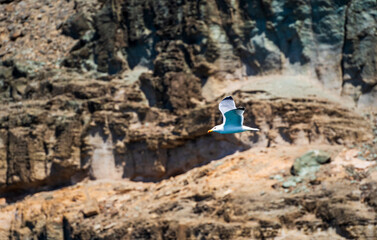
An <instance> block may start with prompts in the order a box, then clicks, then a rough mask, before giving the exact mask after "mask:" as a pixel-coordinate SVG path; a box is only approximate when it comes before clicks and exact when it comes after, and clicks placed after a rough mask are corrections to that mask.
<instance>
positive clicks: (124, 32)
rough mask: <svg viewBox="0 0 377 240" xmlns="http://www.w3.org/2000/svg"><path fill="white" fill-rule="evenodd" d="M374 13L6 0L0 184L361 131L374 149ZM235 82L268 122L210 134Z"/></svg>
mask: <svg viewBox="0 0 377 240" xmlns="http://www.w3.org/2000/svg"><path fill="white" fill-rule="evenodd" d="M376 11H377V3H376V2H375V1H356V0H349V1H335V2H332V3H329V2H328V1H316V2H315V3H314V2H313V1H294V0H292V1H291V0H289V1H270V0H261V1H243V0H238V1H227V0H221V1H217V0H216V1H212V0H210V1H151V0H145V1H118V0H109V1H103V0H101V1H99V0H98V1H97V0H91V1H81V0H76V1H63V0H61V1H54V2H51V1H35V0H23V1H0V57H1V61H0V99H1V105H0V109H1V111H0V195H1V196H4V197H6V199H7V201H8V202H12V201H14V199H17V198H18V197H20V196H23V194H27V193H31V192H38V191H42V190H50V189H55V188H57V187H61V186H65V185H72V184H76V183H78V182H81V181H83V180H86V179H88V178H89V179H97V180H99V179H112V180H119V179H129V180H133V181H147V182H149V181H152V182H159V181H161V180H163V179H167V178H169V177H171V176H176V175H179V174H182V173H184V172H186V171H188V170H190V169H192V168H193V167H197V166H200V165H203V164H206V163H208V162H210V161H212V160H218V159H221V158H223V157H225V156H228V155H230V154H234V153H235V152H237V151H244V150H247V149H249V148H251V147H266V148H269V147H280V146H290V145H299V146H303V145H308V144H309V145H310V144H326V145H328V146H330V145H341V146H348V147H351V146H356V145H360V144H362V143H364V147H363V149H364V150H366V149H367V148H368V149H367V151H369V153H368V154H369V155H368V157H369V156H370V157H369V158H368V159H369V160H373V159H374V158H375V157H373V156H374V155H373V154H374V153H375V152H374V151H375V150H371V149H372V147H371V146H372V141H373V139H374V138H375V136H376V135H377V132H376V131H377V130H376V129H375V124H376V123H375V122H372V121H370V120H371V119H373V113H369V115H365V114H363V113H362V110H365V109H367V108H369V109H373V107H375V106H376V102H377V101H376V100H377V99H376V96H377V95H376V93H377V89H376V83H377V80H376V78H375V75H376V66H375V62H376V59H375V54H373V51H375V47H374V43H375V42H376V38H375V30H376V24H375V21H376V14H375V12H376ZM230 94H231V95H233V97H234V98H235V100H236V104H237V105H239V106H243V107H246V109H247V110H246V112H245V124H246V125H249V126H253V127H258V128H260V129H261V131H260V132H258V133H242V134H235V135H225V136H223V135H221V136H220V135H208V134H207V130H208V129H210V128H211V127H212V126H213V125H214V124H219V123H220V121H221V114H220V112H219V111H218V109H217V104H218V102H219V101H220V100H221V99H222V98H223V97H224V96H226V95H230ZM368 117H369V118H368ZM375 141H376V140H375ZM369 148H370V149H369ZM376 153H377V152H376ZM376 156H377V155H376ZM151 186H153V184H152V185H151ZM109 194H110V193H109ZM218 200H219V199H218ZM216 201H217V200H216ZM219 201H220V200H219ZM80 211H81V210H80ZM156 211H157V210H156ZM200 211H202V210H200ZM97 212H98V211H97ZM5 215H6V214H5ZM5 215H4V216H5ZM89 215H91V214H89ZM46 216H50V215H49V214H47V215H46ZM59 216H61V215H59ZM48 218H49V217H48ZM58 218H59V217H57V219H58ZM64 219H65V220H64V221H65V223H67V221H68V222H71V220H67V219H66V218H64ZM8 220H10V221H13V220H12V219H11V218H9V219H8ZM8 220H6V221H8ZM59 221H60V220H59ZM64 221H63V223H64ZM74 221H76V220H74ZM326 221H327V220H326ZM17 224H20V225H17V226H18V227H25V226H26V225H27V223H26V222H25V223H24V222H19V223H17ZM25 224H26V225H25ZM38 224H41V225H43V224H47V223H43V224H42V223H38ZM59 224H60V223H59ZM67 224H68V223H67ZM88 224H91V223H88ZM279 224H281V223H279ZM47 225H48V224H47ZM47 225H46V226H47ZM12 226H13V225H12ZM43 226H45V225H43ZM284 226H285V225H284ZM331 226H333V225H331ZM68 227H69V226H68V225H64V229H66V228H67V229H68ZM71 227H72V226H71ZM12 228H14V229H16V228H17V227H16V225H14V226H13V227H12ZM53 228H54V227H53ZM58 228H60V225H59V226H58ZM29 229H31V228H29ZM8 230H9V229H8ZM8 230H7V231H8ZM97 230H98V229H97ZM97 230H93V231H94V232H90V234H92V233H93V234H94V233H95V232H96V231H97ZM12 231H13V230H12ZM14 231H15V232H17V234H21V235H22V234H23V233H22V231H23V230H22V231H21V232H18V230H14ZM25 231H26V233H25V236H26V235H28V234H29V235H30V234H31V233H29V232H28V231H29V230H25ZM64 231H68V233H64V234H71V233H72V232H71V230H64ZM72 231H73V230H72ZM75 231H79V230H77V229H75ZM88 231H89V230H88ZM90 231H92V230H90ZM177 231H178V230H177ZM258 231H259V230H258ZM279 231H280V230H279ZM8 232H9V231H8ZM33 234H35V236H37V235H38V234H40V231H39V230H38V233H37V232H35V233H33ZM41 234H45V233H41ZM59 234H60V233H59ZM80 234H81V233H77V234H76V233H75V234H73V235H80ZM83 234H84V233H83ZM88 234H89V233H88ZM190 234H194V235H195V233H190ZM203 234H204V233H203ZM21 235H20V236H21ZM194 235H190V236H194ZM7 236H8V235H7ZM22 236H23V235H22ZM43 236H45V235H43ZM70 236H71V235H70ZM88 236H91V235H88ZM106 236H107V235H106ZM109 236H110V235H109ZM114 236H115V235H114ZM195 236H196V235H195ZM245 236H246V235H245ZM247 236H249V237H250V236H251V235H247ZM253 236H254V235H253ZM256 236H257V235H255V236H254V237H256ZM258 236H259V237H260V238H263V237H265V236H264V235H258ZM344 236H346V235H344ZM81 238H83V239H86V238H85V237H81ZM88 238H90V237H88ZM220 238H221V237H220Z"/></svg>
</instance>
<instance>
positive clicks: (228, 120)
mask: <svg viewBox="0 0 377 240" xmlns="http://www.w3.org/2000/svg"><path fill="white" fill-rule="evenodd" d="M219 109H220V112H221V113H222V114H223V123H222V124H220V125H217V126H215V127H213V128H212V129H211V130H208V133H211V132H217V133H221V134H227V133H239V132H246V131H259V129H258V128H251V127H247V126H243V112H244V111H245V108H236V104H235V103H234V100H233V98H232V96H228V97H226V98H224V99H223V100H222V101H221V102H220V104H219Z"/></svg>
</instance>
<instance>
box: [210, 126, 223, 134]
mask: <svg viewBox="0 0 377 240" xmlns="http://www.w3.org/2000/svg"><path fill="white" fill-rule="evenodd" d="M219 131H221V127H220V126H214V127H213V128H212V129H210V130H208V133H211V132H219Z"/></svg>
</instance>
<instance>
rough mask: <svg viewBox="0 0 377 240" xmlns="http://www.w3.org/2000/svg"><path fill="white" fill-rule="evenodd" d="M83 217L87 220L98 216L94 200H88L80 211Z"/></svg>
mask: <svg viewBox="0 0 377 240" xmlns="http://www.w3.org/2000/svg"><path fill="white" fill-rule="evenodd" d="M82 213H83V214H84V217H86V218H89V217H93V216H95V215H98V214H99V207H98V203H97V201H96V200H94V199H90V200H88V201H87V202H86V203H85V207H84V209H83V210H82Z"/></svg>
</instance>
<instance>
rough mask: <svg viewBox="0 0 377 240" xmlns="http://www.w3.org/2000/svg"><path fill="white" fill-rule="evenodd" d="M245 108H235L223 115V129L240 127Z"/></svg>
mask: <svg viewBox="0 0 377 240" xmlns="http://www.w3.org/2000/svg"><path fill="white" fill-rule="evenodd" d="M244 111H245V108H236V109H233V110H230V111H228V112H226V113H225V114H224V118H225V120H224V122H225V124H224V128H226V127H241V126H242V125H243V112H244Z"/></svg>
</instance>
